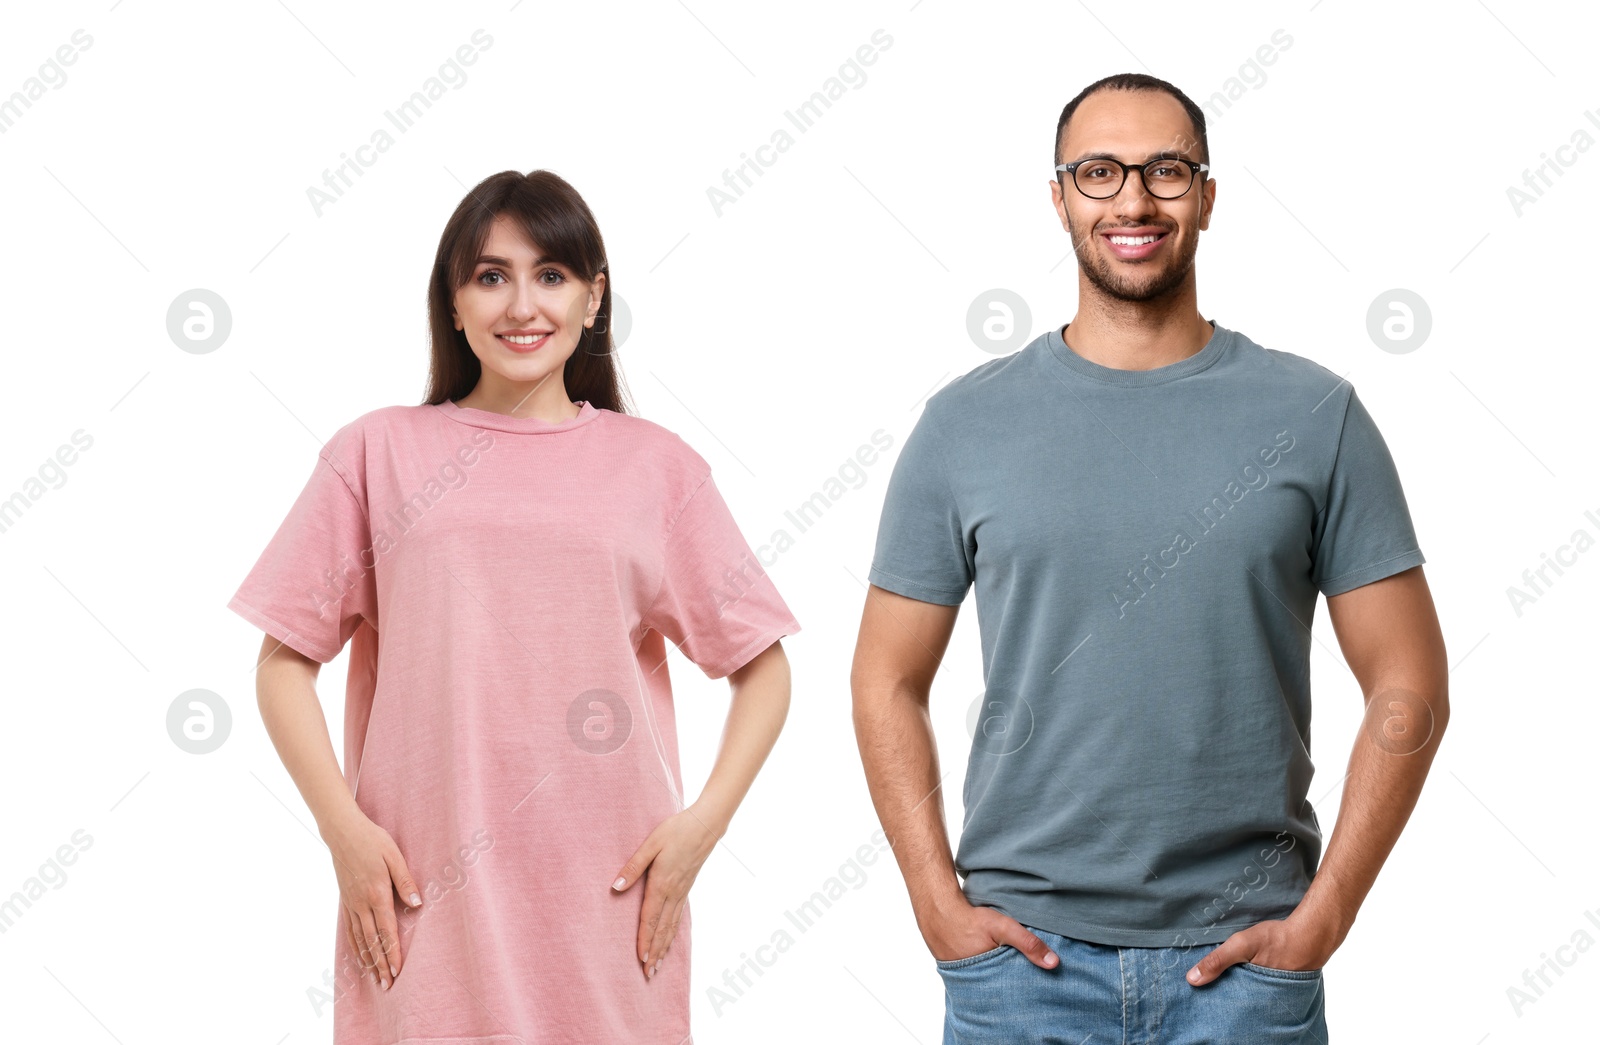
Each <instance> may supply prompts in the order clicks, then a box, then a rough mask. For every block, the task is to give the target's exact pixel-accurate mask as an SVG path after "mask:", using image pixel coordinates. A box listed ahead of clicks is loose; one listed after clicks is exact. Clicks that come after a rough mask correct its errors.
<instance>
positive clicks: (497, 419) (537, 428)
mask: <svg viewBox="0 0 1600 1045" xmlns="http://www.w3.org/2000/svg"><path fill="white" fill-rule="evenodd" d="M436 405H437V406H438V408H439V409H440V410H441V411H443V412H444V415H445V416H446V417H448V418H450V419H451V420H453V421H460V422H461V423H462V424H464V425H472V426H473V427H474V428H492V429H494V430H495V431H497V432H515V433H517V434H519V435H553V434H555V433H557V432H567V431H571V430H572V429H574V428H578V427H580V426H582V425H586V424H588V423H589V422H590V421H593V420H594V419H595V418H597V417H599V416H600V413H601V411H600V410H599V409H598V408H597V407H595V406H594V405H593V404H592V403H590V402H589V401H588V400H587V399H580V400H578V401H577V404H576V405H577V407H578V413H577V414H576V416H573V417H569V418H567V419H566V420H565V421H546V420H543V419H542V418H538V417H512V416H511V415H510V414H499V413H496V412H494V411H493V410H480V409H479V408H477V407H475V406H462V405H461V404H460V403H457V402H455V401H454V400H451V399H446V400H445V401H444V402H442V403H438V404H436Z"/></svg>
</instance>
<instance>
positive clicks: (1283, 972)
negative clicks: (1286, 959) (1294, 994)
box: [1239, 962, 1322, 980]
mask: <svg viewBox="0 0 1600 1045" xmlns="http://www.w3.org/2000/svg"><path fill="white" fill-rule="evenodd" d="M1239 965H1240V966H1241V967H1243V968H1246V969H1249V970H1250V971H1251V972H1255V973H1260V974H1261V975H1263V976H1270V977H1272V978H1273V979H1275V980H1315V979H1318V978H1320V977H1321V976H1322V970H1321V969H1274V968H1272V967H1271V966H1269V965H1257V964H1256V963H1255V962H1240V963H1239Z"/></svg>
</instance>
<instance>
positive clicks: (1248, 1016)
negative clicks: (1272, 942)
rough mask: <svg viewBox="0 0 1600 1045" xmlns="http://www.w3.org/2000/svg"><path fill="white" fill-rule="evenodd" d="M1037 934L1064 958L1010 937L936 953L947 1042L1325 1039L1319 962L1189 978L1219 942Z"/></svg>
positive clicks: (1238, 1044) (1169, 1044) (1314, 1043)
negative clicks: (979, 949) (1201, 980)
mask: <svg viewBox="0 0 1600 1045" xmlns="http://www.w3.org/2000/svg"><path fill="white" fill-rule="evenodd" d="M1028 931H1029V932H1031V933H1033V934H1034V935H1035V936H1037V937H1039V938H1040V939H1041V940H1043V941H1044V942H1045V943H1047V944H1049V946H1050V948H1051V950H1053V951H1055V952H1056V954H1057V955H1058V956H1060V958H1061V964H1060V965H1058V966H1057V967H1056V968H1054V969H1041V968H1039V967H1038V966H1037V965H1034V964H1033V963H1032V962H1030V961H1029V960H1028V959H1027V958H1026V957H1024V956H1023V954H1022V952H1021V951H1018V950H1016V949H1015V948H1013V947H1011V946H1010V945H1001V946H999V947H996V948H994V949H993V950H989V951H984V952H983V953H982V954H975V955H972V956H970V957H967V958H958V959H955V960H953V961H943V962H935V963H934V964H935V965H936V966H937V967H938V970H939V975H940V977H941V978H943V980H944V987H945V1023H944V1045H1096V1043H1099V1045H1326V1043H1327V1041H1328V1027H1327V1023H1326V1022H1325V1020H1324V1016H1323V991H1322V971H1321V970H1320V969H1316V970H1309V971H1290V970H1285V969H1269V968H1267V967H1265V966H1261V965H1252V964H1249V963H1245V964H1241V965H1232V966H1229V967H1228V968H1227V969H1225V970H1223V973H1222V975H1221V976H1219V977H1217V978H1216V979H1215V980H1213V981H1212V982H1210V983H1208V984H1206V985H1205V986H1203V987H1195V986H1193V985H1191V984H1190V983H1189V982H1188V981H1187V980H1186V979H1184V976H1185V975H1186V974H1187V973H1188V971H1189V969H1190V968H1191V967H1192V966H1193V965H1194V964H1195V963H1196V962H1198V961H1199V960H1200V959H1201V958H1203V957H1205V956H1206V955H1207V954H1208V953H1210V952H1211V950H1212V949H1213V948H1212V947H1210V946H1196V947H1111V946H1103V945H1100V944H1093V943H1087V942H1085V941H1083V940H1075V939H1072V938H1070V937H1066V936H1060V935H1057V934H1056V933H1052V932H1046V931H1044V930H1042V929H1035V928H1033V927H1032V926H1029V927H1028Z"/></svg>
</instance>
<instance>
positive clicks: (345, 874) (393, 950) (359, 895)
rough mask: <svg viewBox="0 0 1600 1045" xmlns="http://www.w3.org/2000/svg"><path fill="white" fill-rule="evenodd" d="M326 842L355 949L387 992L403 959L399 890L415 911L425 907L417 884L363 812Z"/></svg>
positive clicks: (348, 817)
mask: <svg viewBox="0 0 1600 1045" xmlns="http://www.w3.org/2000/svg"><path fill="white" fill-rule="evenodd" d="M323 837H324V840H325V841H326V842H327V843H328V851H329V852H330V853H332V854H333V870H334V873H335V874H336V875H338V878H339V902H340V905H341V906H342V907H343V908H344V914H345V932H346V934H347V936H348V937H349V940H350V948H351V950H352V951H353V952H354V953H355V954H356V955H357V958H358V960H359V961H360V962H361V967H362V968H363V969H365V970H367V971H369V972H370V973H371V974H372V979H373V982H374V983H377V984H379V985H380V986H382V987H383V989H384V990H388V989H389V982H390V979H391V978H392V977H395V976H399V975H400V966H401V957H402V955H401V953H400V937H399V934H398V933H397V932H396V929H395V914H394V894H395V892H396V891H397V890H398V891H399V893H400V895H401V897H403V898H404V899H405V901H406V903H408V904H409V905H410V906H412V907H421V906H422V897H421V896H420V895H418V893H417V884H416V882H415V881H413V880H412V878H411V872H410V871H408V870H407V869H406V862H405V858H404V857H402V856H401V855H400V847H399V846H397V845H395V842H394V839H393V838H391V837H390V836H389V832H388V831H385V830H384V829H383V828H382V827H380V826H378V825H377V824H375V823H373V822H372V821H371V820H370V819H368V818H367V816H366V814H364V813H362V812H361V810H360V809H359V808H352V809H351V810H350V811H349V812H347V813H345V814H344V815H343V816H341V817H340V818H339V819H337V820H335V821H334V822H333V823H332V824H331V825H330V826H329V828H328V830H327V831H326V832H325V833H324V836H323ZM380 958H381V959H383V960H379V959H380Z"/></svg>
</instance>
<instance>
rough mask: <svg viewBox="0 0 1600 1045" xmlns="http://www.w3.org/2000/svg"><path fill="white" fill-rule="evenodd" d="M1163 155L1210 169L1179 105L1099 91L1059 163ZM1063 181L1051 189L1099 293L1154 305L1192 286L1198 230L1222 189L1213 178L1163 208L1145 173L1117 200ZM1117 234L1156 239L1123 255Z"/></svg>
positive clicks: (1077, 115) (1132, 178)
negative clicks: (1187, 284) (1187, 283)
mask: <svg viewBox="0 0 1600 1045" xmlns="http://www.w3.org/2000/svg"><path fill="white" fill-rule="evenodd" d="M1162 154H1165V155H1168V156H1177V157H1183V158H1186V159H1190V160H1194V161H1195V162H1197V163H1200V162H1204V161H1203V160H1202V159H1201V157H1200V143H1199V142H1198V141H1197V140H1196V139H1195V137H1194V126H1193V125H1192V124H1191V123H1190V122H1189V116H1188V114H1187V113H1186V112H1184V110H1183V106H1182V105H1181V104H1179V102H1178V99H1176V98H1174V97H1172V95H1170V94H1167V93H1166V92H1164V91H1096V92H1095V93H1094V94H1091V95H1090V96H1089V97H1087V98H1085V99H1084V100H1083V101H1082V102H1080V103H1079V104H1078V108H1077V111H1076V112H1074V113H1073V114H1072V120H1071V121H1070V122H1069V123H1068V124H1067V135H1066V138H1065V140H1064V141H1063V142H1062V143H1061V154H1060V156H1059V157H1058V160H1057V162H1060V163H1072V162H1074V161H1076V160H1081V159H1084V158H1085V157H1089V156H1097V155H1099V156H1112V157H1115V158H1116V159H1119V160H1121V161H1122V162H1123V163H1130V164H1131V163H1143V162H1144V161H1145V160H1148V159H1152V158H1154V157H1155V156H1158V155H1162ZM1058 175H1059V176H1058V178H1057V179H1056V180H1055V181H1053V182H1051V183H1050V185H1051V188H1050V195H1051V198H1052V200H1053V201H1054V203H1055V208H1056V214H1057V216H1058V217H1060V219H1061V223H1062V225H1063V226H1064V227H1065V228H1066V230H1067V233H1068V234H1069V235H1070V236H1071V237H1072V247H1073V250H1074V251H1075V252H1076V253H1077V255H1078V266H1079V268H1080V269H1081V271H1082V272H1083V274H1084V277H1085V278H1086V279H1087V280H1088V281H1089V283H1090V284H1091V285H1092V286H1093V287H1094V288H1096V289H1097V290H1098V291H1100V292H1101V293H1103V294H1105V295H1106V296H1108V297H1112V298H1116V299H1117V300H1119V301H1155V300H1160V299H1162V298H1165V297H1168V296H1170V295H1172V294H1174V293H1176V291H1177V290H1178V288H1179V287H1181V286H1183V284H1184V282H1185V281H1186V280H1188V279H1190V278H1191V273H1192V272H1193V270H1194V255H1195V248H1196V247H1198V246H1199V245H1200V230H1201V229H1204V228H1206V227H1207V226H1208V225H1210V223H1211V206H1212V202H1213V200H1214V199H1215V197H1216V182H1214V181H1212V180H1211V179H1210V178H1207V179H1206V180H1205V182H1204V183H1203V184H1204V188H1203V189H1202V188H1201V185H1202V182H1201V181H1200V176H1199V175H1198V174H1197V175H1195V179H1194V183H1193V184H1192V185H1190V186H1189V191H1188V192H1186V193H1184V194H1183V195H1182V196H1180V197H1178V198H1177V199H1175V200H1164V199H1159V198H1157V197H1155V196H1152V195H1150V193H1148V192H1147V191H1145V186H1144V181H1143V179H1142V178H1141V177H1140V176H1139V173H1138V172H1137V171H1129V172H1128V178H1127V180H1126V181H1125V182H1123V185H1122V189H1121V190H1120V191H1119V192H1118V193H1117V194H1116V195H1115V196H1112V197H1110V198H1109V199H1103V200H1095V199H1090V198H1089V197H1087V196H1085V195H1084V194H1083V193H1081V192H1079V191H1078V190H1077V189H1076V188H1075V187H1074V186H1073V184H1072V175H1070V174H1067V173H1065V172H1058ZM1063 189H1064V190H1065V192H1064V193H1063ZM1113 234H1116V235H1118V236H1124V235H1128V234H1133V235H1135V236H1138V237H1143V236H1145V235H1155V236H1157V237H1158V238H1157V240H1156V242H1154V243H1153V244H1150V245H1148V246H1142V247H1119V246H1118V245H1117V244H1115V243H1113V242H1112V240H1111V239H1110V237H1111V235H1113Z"/></svg>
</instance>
